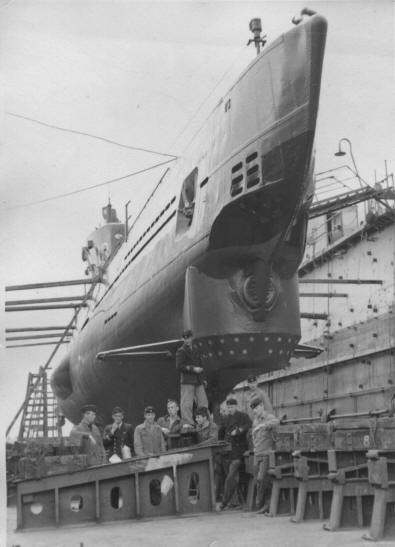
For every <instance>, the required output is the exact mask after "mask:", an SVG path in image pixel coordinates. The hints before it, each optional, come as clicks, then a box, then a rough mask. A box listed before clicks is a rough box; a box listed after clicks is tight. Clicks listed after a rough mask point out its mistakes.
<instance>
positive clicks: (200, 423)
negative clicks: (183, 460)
mask: <svg viewBox="0 0 395 547" xmlns="http://www.w3.org/2000/svg"><path fill="white" fill-rule="evenodd" d="M196 424H197V426H196V432H197V442H198V444H209V443H215V442H216V441H218V426H217V424H216V423H215V422H214V421H213V420H211V419H210V412H209V411H208V408H207V407H205V406H200V407H198V408H197V409H196Z"/></svg>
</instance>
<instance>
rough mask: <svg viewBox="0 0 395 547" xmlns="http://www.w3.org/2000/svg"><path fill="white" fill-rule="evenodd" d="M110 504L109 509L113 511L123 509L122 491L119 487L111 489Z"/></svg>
mask: <svg viewBox="0 0 395 547" xmlns="http://www.w3.org/2000/svg"><path fill="white" fill-rule="evenodd" d="M110 502H111V507H113V508H114V509H121V508H122V507H123V497H122V490H121V489H120V487H119V486H114V488H111V492H110Z"/></svg>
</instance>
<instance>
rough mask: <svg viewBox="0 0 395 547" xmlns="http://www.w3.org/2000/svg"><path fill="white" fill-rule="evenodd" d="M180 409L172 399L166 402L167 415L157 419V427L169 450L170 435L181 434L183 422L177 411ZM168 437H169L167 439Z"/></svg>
mask: <svg viewBox="0 0 395 547" xmlns="http://www.w3.org/2000/svg"><path fill="white" fill-rule="evenodd" d="M179 409H180V407H179V406H178V403H177V401H175V400H174V399H168V401H167V414H166V415H165V416H161V417H160V418H158V425H160V427H161V428H162V433H163V436H164V438H165V441H166V445H167V448H168V449H169V448H171V447H172V446H171V444H172V443H171V440H172V435H174V436H177V435H178V436H179V435H180V434H181V430H182V426H183V425H184V424H183V420H182V419H181V418H180V416H179V414H178V411H179ZM169 436H170V437H169Z"/></svg>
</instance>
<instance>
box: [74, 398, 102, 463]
mask: <svg viewBox="0 0 395 547" xmlns="http://www.w3.org/2000/svg"><path fill="white" fill-rule="evenodd" d="M81 413H82V420H81V422H80V423H79V424H78V425H75V426H73V428H72V430H71V431H70V440H71V441H73V442H77V443H80V444H81V443H82V446H83V449H84V452H85V453H86V455H87V461H88V465H101V464H104V463H107V460H106V452H105V450H104V446H103V441H102V438H101V434H100V431H99V428H98V427H97V426H96V425H95V424H94V421H95V418H96V413H97V409H96V406H95V405H90V404H89V405H84V406H83V407H82V408H81Z"/></svg>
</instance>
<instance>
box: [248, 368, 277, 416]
mask: <svg viewBox="0 0 395 547" xmlns="http://www.w3.org/2000/svg"><path fill="white" fill-rule="evenodd" d="M247 386H248V391H247V412H248V415H249V417H250V418H251V420H253V419H254V414H253V412H252V411H251V407H250V405H251V401H252V400H253V399H256V398H257V397H259V398H260V399H262V401H263V404H264V406H265V410H266V412H269V413H270V414H274V410H273V405H272V403H271V401H270V398H269V395H268V394H267V392H266V390H264V389H262V388H260V387H258V378H257V377H256V376H255V374H250V375H249V376H248V378H247Z"/></svg>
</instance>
